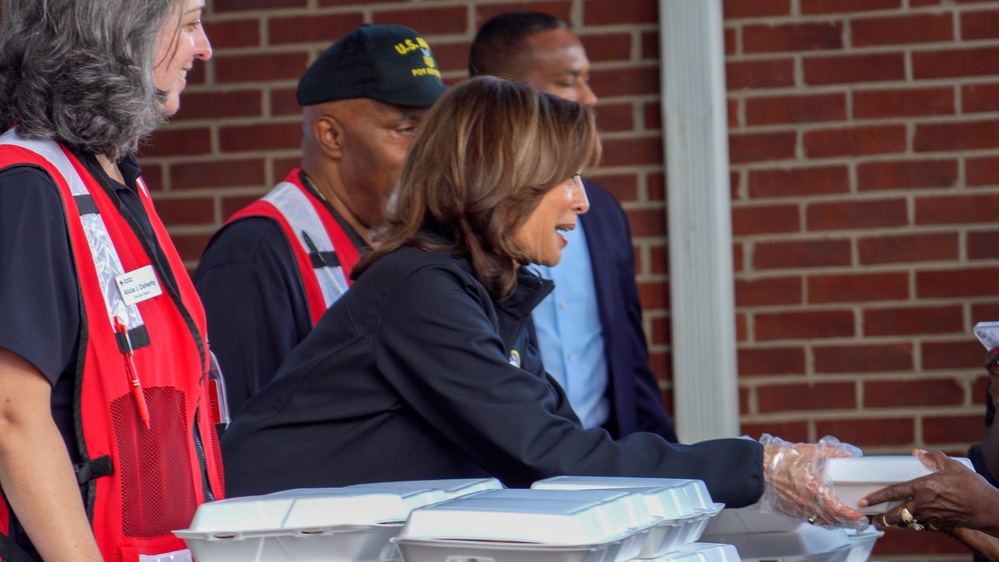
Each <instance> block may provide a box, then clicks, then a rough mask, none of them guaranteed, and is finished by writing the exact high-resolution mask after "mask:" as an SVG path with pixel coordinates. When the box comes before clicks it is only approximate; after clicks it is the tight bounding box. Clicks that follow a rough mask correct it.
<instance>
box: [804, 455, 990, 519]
mask: <svg viewBox="0 0 999 562" xmlns="http://www.w3.org/2000/svg"><path fill="white" fill-rule="evenodd" d="M951 458H953V459H954V460H956V461H958V462H961V463H962V464H964V465H965V466H966V467H968V469H969V470H974V468H973V467H972V465H971V460H969V459H967V458H965V457H951ZM932 473H933V469H931V468H930V467H928V466H926V465H925V464H923V463H922V461H920V460H919V458H918V457H915V456H912V455H878V456H871V457H848V458H836V459H829V460H828V461H826V466H825V468H824V469H823V471H822V477H823V478H824V479H825V481H826V482H828V483H829V484H830V485H831V486H832V487H833V491H834V492H835V493H836V496H837V497H838V498H839V499H840V500H842V502H843V503H845V504H846V505H849V506H851V507H855V508H857V509H859V510H860V511H862V512H863V513H864V514H865V515H878V514H881V513H884V512H886V511H888V510H890V509H893V508H895V507H898V506H900V505H902V503H903V502H901V501H898V502H885V503H880V504H877V505H870V506H867V507H865V508H861V507H860V506H859V505H858V502H859V501H860V499H861V498H863V497H864V496H866V495H868V494H870V493H872V492H876V491H878V490H880V489H882V488H884V487H886V486H890V485H892V484H897V483H899V482H907V481H909V480H912V479H915V478H919V477H921V476H926V475H928V474H932Z"/></svg>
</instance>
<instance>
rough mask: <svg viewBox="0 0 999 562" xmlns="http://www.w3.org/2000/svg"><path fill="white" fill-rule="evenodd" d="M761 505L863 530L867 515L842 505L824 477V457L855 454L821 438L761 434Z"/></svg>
mask: <svg viewBox="0 0 999 562" xmlns="http://www.w3.org/2000/svg"><path fill="white" fill-rule="evenodd" d="M760 441H761V442H762V443H763V444H764V452H763V462H764V477H765V479H766V483H765V488H764V492H763V497H762V498H761V500H760V501H761V502H762V503H763V505H764V506H766V507H768V508H770V509H772V510H773V511H776V512H778V513H783V514H785V515H790V516H792V517H795V518H797V519H805V520H807V521H808V522H810V523H814V524H816V525H822V526H824V527H852V528H854V529H857V530H864V529H866V528H867V527H868V526H869V523H868V521H867V517H866V516H865V515H864V514H863V513H861V512H860V511H858V510H856V509H854V508H852V507H850V506H848V505H846V504H844V503H843V502H842V501H840V499H839V498H838V497H836V495H835V494H834V493H833V491H832V488H831V487H830V486H829V485H828V484H827V483H826V482H825V480H823V478H822V469H823V467H824V465H825V461H826V459H830V458H834V457H850V456H855V455H856V454H858V452H859V451H858V450H857V449H856V448H854V447H852V446H849V445H844V444H842V443H839V442H838V441H835V440H828V439H824V440H822V441H820V442H819V443H817V444H811V443H788V442H786V441H783V440H780V439H777V438H773V437H771V436H769V435H764V436H763V438H762V439H761V440H760Z"/></svg>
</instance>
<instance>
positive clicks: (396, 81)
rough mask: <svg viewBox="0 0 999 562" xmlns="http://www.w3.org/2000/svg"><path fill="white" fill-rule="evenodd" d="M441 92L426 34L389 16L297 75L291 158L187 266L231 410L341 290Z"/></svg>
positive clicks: (381, 217) (365, 27) (270, 371)
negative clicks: (298, 139)
mask: <svg viewBox="0 0 999 562" xmlns="http://www.w3.org/2000/svg"><path fill="white" fill-rule="evenodd" d="M444 90H445V86H444V84H443V82H442V81H441V78H440V71H439V70H438V69H437V65H436V62H435V61H434V58H433V55H432V54H431V52H430V47H429V46H428V45H427V42H426V41H424V39H423V38H422V37H420V36H419V35H418V34H417V33H416V32H415V31H413V30H412V29H409V28H406V27H403V26H398V25H363V26H361V27H359V28H357V29H355V30H353V31H351V32H350V33H349V34H347V35H346V36H345V37H343V38H342V39H340V40H339V41H337V42H335V43H334V44H333V45H332V46H331V47H330V48H329V49H327V50H326V51H325V52H324V53H323V54H321V55H320V56H319V58H317V59H316V60H315V62H313V63H312V65H311V66H309V68H308V69H307V70H306V71H305V74H303V75H302V77H301V79H300V80H299V83H298V103H299V105H301V106H302V116H303V124H302V131H303V133H304V136H303V139H302V167H301V168H300V169H295V170H292V171H291V172H290V173H289V174H288V176H287V177H286V178H285V180H284V181H283V182H282V183H280V184H278V185H277V187H275V188H274V189H273V190H272V191H271V192H270V193H268V194H267V195H266V196H265V197H263V198H262V199H259V200H257V201H255V202H253V203H251V204H250V205H249V206H247V207H246V208H244V209H242V210H241V211H239V212H237V213H236V214H235V215H233V216H232V217H231V218H230V219H229V220H228V222H227V223H226V225H225V226H224V227H223V228H222V229H221V230H220V231H219V232H217V233H216V234H215V236H214V237H213V238H212V240H211V242H209V245H208V248H207V249H206V250H205V254H204V256H202V259H201V263H200V264H199V265H198V268H197V270H196V271H195V274H194V281H195V285H196V287H197V289H198V292H199V293H200V295H201V298H202V300H203V301H204V305H205V312H206V313H207V315H208V325H209V328H208V336H209V339H210V343H211V348H212V351H214V352H215V354H216V356H217V357H218V359H219V363H220V365H221V367H222V370H223V372H224V373H225V376H226V389H227V392H228V401H229V406H230V409H231V411H232V412H237V411H238V410H239V408H240V407H241V406H242V405H243V404H244V403H245V402H246V401H247V400H248V399H249V398H250V397H251V396H252V395H253V394H255V393H256V391H257V390H259V389H260V388H261V387H263V386H264V385H266V384H267V383H268V382H269V381H270V380H271V379H272V378H273V376H274V373H275V372H277V368H278V366H280V364H281V362H282V361H283V360H284V358H285V357H286V356H287V355H288V353H290V352H291V350H292V348H293V347H295V345H297V344H298V343H299V342H300V341H302V339H304V338H305V336H306V335H307V334H308V333H309V331H310V330H311V329H312V327H313V326H314V325H315V323H316V322H318V321H319V317H320V316H321V315H322V313H323V312H324V311H325V310H326V309H327V308H329V306H330V305H331V304H332V303H333V302H334V301H335V300H336V299H337V298H339V297H340V295H342V294H343V293H344V291H346V290H347V288H348V286H349V285H350V270H351V268H352V267H353V265H354V264H355V263H356V262H357V259H358V252H359V250H360V249H363V248H364V247H366V246H368V245H369V244H370V243H371V236H372V230H373V229H374V228H375V227H377V226H379V225H380V224H381V223H382V222H383V221H384V219H385V204H386V202H387V201H388V199H389V196H390V194H391V192H392V189H393V188H394V186H395V184H396V182H397V181H398V179H399V173H400V171H401V169H402V164H403V161H404V160H405V158H406V154H407V153H408V152H409V146H410V143H411V142H412V138H413V135H414V133H415V131H416V128H417V127H418V126H419V123H420V119H421V117H422V115H423V113H424V111H425V110H426V109H427V108H429V107H430V106H431V105H433V103H434V101H436V100H437V97H438V96H440V95H441V94H442V93H443V92H444Z"/></svg>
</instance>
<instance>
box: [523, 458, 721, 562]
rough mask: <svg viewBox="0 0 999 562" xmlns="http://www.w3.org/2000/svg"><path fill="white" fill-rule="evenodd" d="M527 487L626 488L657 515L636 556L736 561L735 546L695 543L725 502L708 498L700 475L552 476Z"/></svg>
mask: <svg viewBox="0 0 999 562" xmlns="http://www.w3.org/2000/svg"><path fill="white" fill-rule="evenodd" d="M531 487H532V488H534V489H550V490H594V489H612V490H629V491H631V492H634V493H638V494H640V495H642V496H643V497H644V498H645V499H646V502H647V504H648V506H649V509H650V511H652V513H653V514H655V515H656V516H658V517H659V518H660V522H659V524H658V525H656V527H654V528H653V529H652V530H651V531H650V533H649V535H648V537H647V539H646V542H645V544H644V545H643V547H642V549H641V550H640V552H639V554H638V555H637V556H636V559H639V560H650V561H651V560H655V561H656V562H672V561H673V560H681V559H682V560H685V561H686V560H690V561H694V560H700V559H703V560H704V561H709V562H735V561H738V560H739V556H738V553H737V552H736V551H735V549H732V548H728V547H727V546H725V545H712V544H700V543H698V542H697V541H698V540H699V539H700V537H701V534H702V533H703V531H704V529H705V527H706V526H707V525H708V522H709V521H710V520H711V519H712V518H713V517H714V516H715V515H717V514H718V513H720V512H721V511H722V508H723V507H724V504H721V503H716V502H713V501H712V500H711V495H710V494H709V493H708V489H707V486H705V485H704V482H702V481H700V480H689V479H679V478H631V477H615V476H556V477H553V478H547V479H545V480H539V481H538V482H535V483H534V484H533V485H532V486H531ZM698 557H701V558H698Z"/></svg>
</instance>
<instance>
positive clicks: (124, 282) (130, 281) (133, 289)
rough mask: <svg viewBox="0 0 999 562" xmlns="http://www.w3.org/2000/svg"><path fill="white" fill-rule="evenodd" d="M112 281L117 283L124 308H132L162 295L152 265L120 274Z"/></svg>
mask: <svg viewBox="0 0 999 562" xmlns="http://www.w3.org/2000/svg"><path fill="white" fill-rule="evenodd" d="M114 279H115V281H116V282H117V283H118V292H120V293H121V300H123V301H125V305H126V306H133V305H135V304H136V303H140V302H142V301H144V300H148V299H151V298H153V297H156V296H159V295H160V294H162V293H163V289H161V288H160V282H159V280H157V279H156V272H155V271H153V266H152V265H147V266H146V267H140V268H139V269H136V270H135V271H129V272H128V273H122V274H121V275H119V276H118V277H115V278H114Z"/></svg>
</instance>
